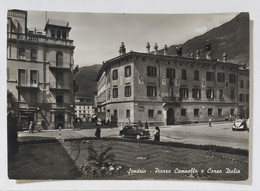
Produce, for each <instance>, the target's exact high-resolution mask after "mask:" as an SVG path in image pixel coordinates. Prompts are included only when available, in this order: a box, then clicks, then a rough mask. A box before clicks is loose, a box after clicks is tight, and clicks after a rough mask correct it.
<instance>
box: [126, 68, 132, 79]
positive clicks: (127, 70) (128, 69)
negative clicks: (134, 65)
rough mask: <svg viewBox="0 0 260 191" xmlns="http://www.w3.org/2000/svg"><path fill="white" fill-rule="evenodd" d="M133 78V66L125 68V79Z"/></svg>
mask: <svg viewBox="0 0 260 191" xmlns="http://www.w3.org/2000/svg"><path fill="white" fill-rule="evenodd" d="M129 76H131V66H126V67H125V77H129Z"/></svg>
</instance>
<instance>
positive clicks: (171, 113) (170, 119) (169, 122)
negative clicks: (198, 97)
mask: <svg viewBox="0 0 260 191" xmlns="http://www.w3.org/2000/svg"><path fill="white" fill-rule="evenodd" d="M167 125H174V110H173V109H172V108H169V109H168V110H167Z"/></svg>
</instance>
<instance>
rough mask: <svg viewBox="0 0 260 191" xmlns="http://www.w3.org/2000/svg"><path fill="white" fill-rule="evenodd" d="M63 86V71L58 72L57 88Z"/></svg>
mask: <svg viewBox="0 0 260 191" xmlns="http://www.w3.org/2000/svg"><path fill="white" fill-rule="evenodd" d="M58 87H60V88H61V87H63V72H56V88H58Z"/></svg>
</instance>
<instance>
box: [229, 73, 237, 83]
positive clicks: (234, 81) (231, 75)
mask: <svg viewBox="0 0 260 191" xmlns="http://www.w3.org/2000/svg"><path fill="white" fill-rule="evenodd" d="M229 82H230V83H236V75H235V74H229Z"/></svg>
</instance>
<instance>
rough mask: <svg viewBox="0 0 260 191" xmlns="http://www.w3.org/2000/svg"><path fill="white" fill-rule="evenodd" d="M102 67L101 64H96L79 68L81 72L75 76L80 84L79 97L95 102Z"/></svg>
mask: <svg viewBox="0 0 260 191" xmlns="http://www.w3.org/2000/svg"><path fill="white" fill-rule="evenodd" d="M101 66H102V65H101V64H96V65H91V66H84V67H81V68H79V71H78V72H77V73H76V74H75V80H76V83H77V84H79V91H78V92H77V93H76V95H77V96H84V97H89V98H91V99H92V100H94V95H95V92H96V91H97V90H96V87H97V82H96V77H97V73H98V70H99V69H100V68H101Z"/></svg>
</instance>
